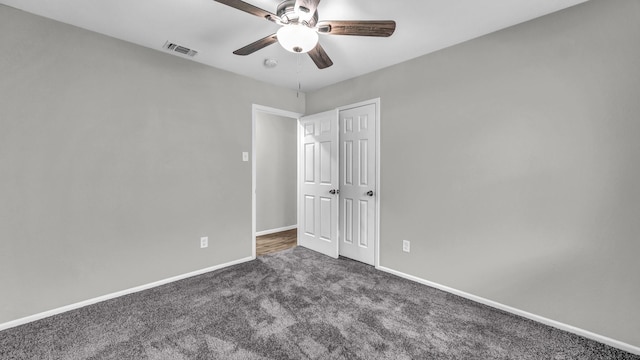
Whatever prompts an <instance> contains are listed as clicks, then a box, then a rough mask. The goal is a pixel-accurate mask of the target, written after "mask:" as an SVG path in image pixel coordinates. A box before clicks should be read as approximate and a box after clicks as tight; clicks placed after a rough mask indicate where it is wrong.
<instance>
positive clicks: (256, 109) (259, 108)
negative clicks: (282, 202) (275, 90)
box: [251, 104, 302, 259]
mask: <svg viewBox="0 0 640 360" xmlns="http://www.w3.org/2000/svg"><path fill="white" fill-rule="evenodd" d="M258 113H264V114H271V115H278V116H284V117H289V118H293V119H296V120H300V117H301V116H302V114H300V113H296V112H293V111H287V110H280V109H276V108H272V107H268V106H263V105H258V104H253V105H252V106H251V239H252V241H251V256H252V257H253V258H254V259H255V258H256V236H259V235H258V234H257V233H256V208H257V205H256V188H257V182H256V118H257V116H258ZM296 144H297V143H296ZM297 148H298V147H297V146H296V149H297ZM296 151H297V150H296ZM298 156H299V155H298ZM296 164H297V163H296ZM296 166H297V165H296ZM296 199H297V196H296ZM296 201H297V200H296ZM296 204H297V202H296Z"/></svg>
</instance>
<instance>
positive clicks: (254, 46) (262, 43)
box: [233, 34, 278, 56]
mask: <svg viewBox="0 0 640 360" xmlns="http://www.w3.org/2000/svg"><path fill="white" fill-rule="evenodd" d="M277 42H278V37H277V36H276V34H271V35H269V36H267V37H263V38H262V39H260V40H258V41H255V42H252V43H251V44H249V45H247V46H245V47H243V48H240V49H238V50H236V51H234V52H233V53H234V54H236V55H242V56H244V55H249V54H253V53H254V52H256V51H258V50H260V49H262V48H265V47H267V46H269V45H271V44H274V43H277Z"/></svg>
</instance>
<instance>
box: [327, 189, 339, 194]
mask: <svg viewBox="0 0 640 360" xmlns="http://www.w3.org/2000/svg"><path fill="white" fill-rule="evenodd" d="M329 193H330V194H332V195H335V194H340V190H338V189H331V190H329Z"/></svg>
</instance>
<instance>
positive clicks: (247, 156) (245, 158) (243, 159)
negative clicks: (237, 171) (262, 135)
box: [242, 151, 249, 161]
mask: <svg viewBox="0 0 640 360" xmlns="http://www.w3.org/2000/svg"><path fill="white" fill-rule="evenodd" d="M242 161H249V153H248V152H246V151H245V152H243V153H242Z"/></svg>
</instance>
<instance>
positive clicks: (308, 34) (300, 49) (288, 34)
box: [277, 24, 318, 53]
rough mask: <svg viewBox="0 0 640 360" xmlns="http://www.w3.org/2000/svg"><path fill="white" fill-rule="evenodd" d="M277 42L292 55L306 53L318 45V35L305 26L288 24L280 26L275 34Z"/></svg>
mask: <svg viewBox="0 0 640 360" xmlns="http://www.w3.org/2000/svg"><path fill="white" fill-rule="evenodd" d="M277 37H278V42H279V43H280V45H282V47H283V48H285V50H287V51H290V52H292V53H306V52H309V51H311V50H313V48H315V47H316V44H318V33H317V32H316V31H315V30H314V29H312V28H310V27H307V26H305V25H301V24H290V25H284V26H282V27H281V28H280V29H279V30H278V33H277Z"/></svg>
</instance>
